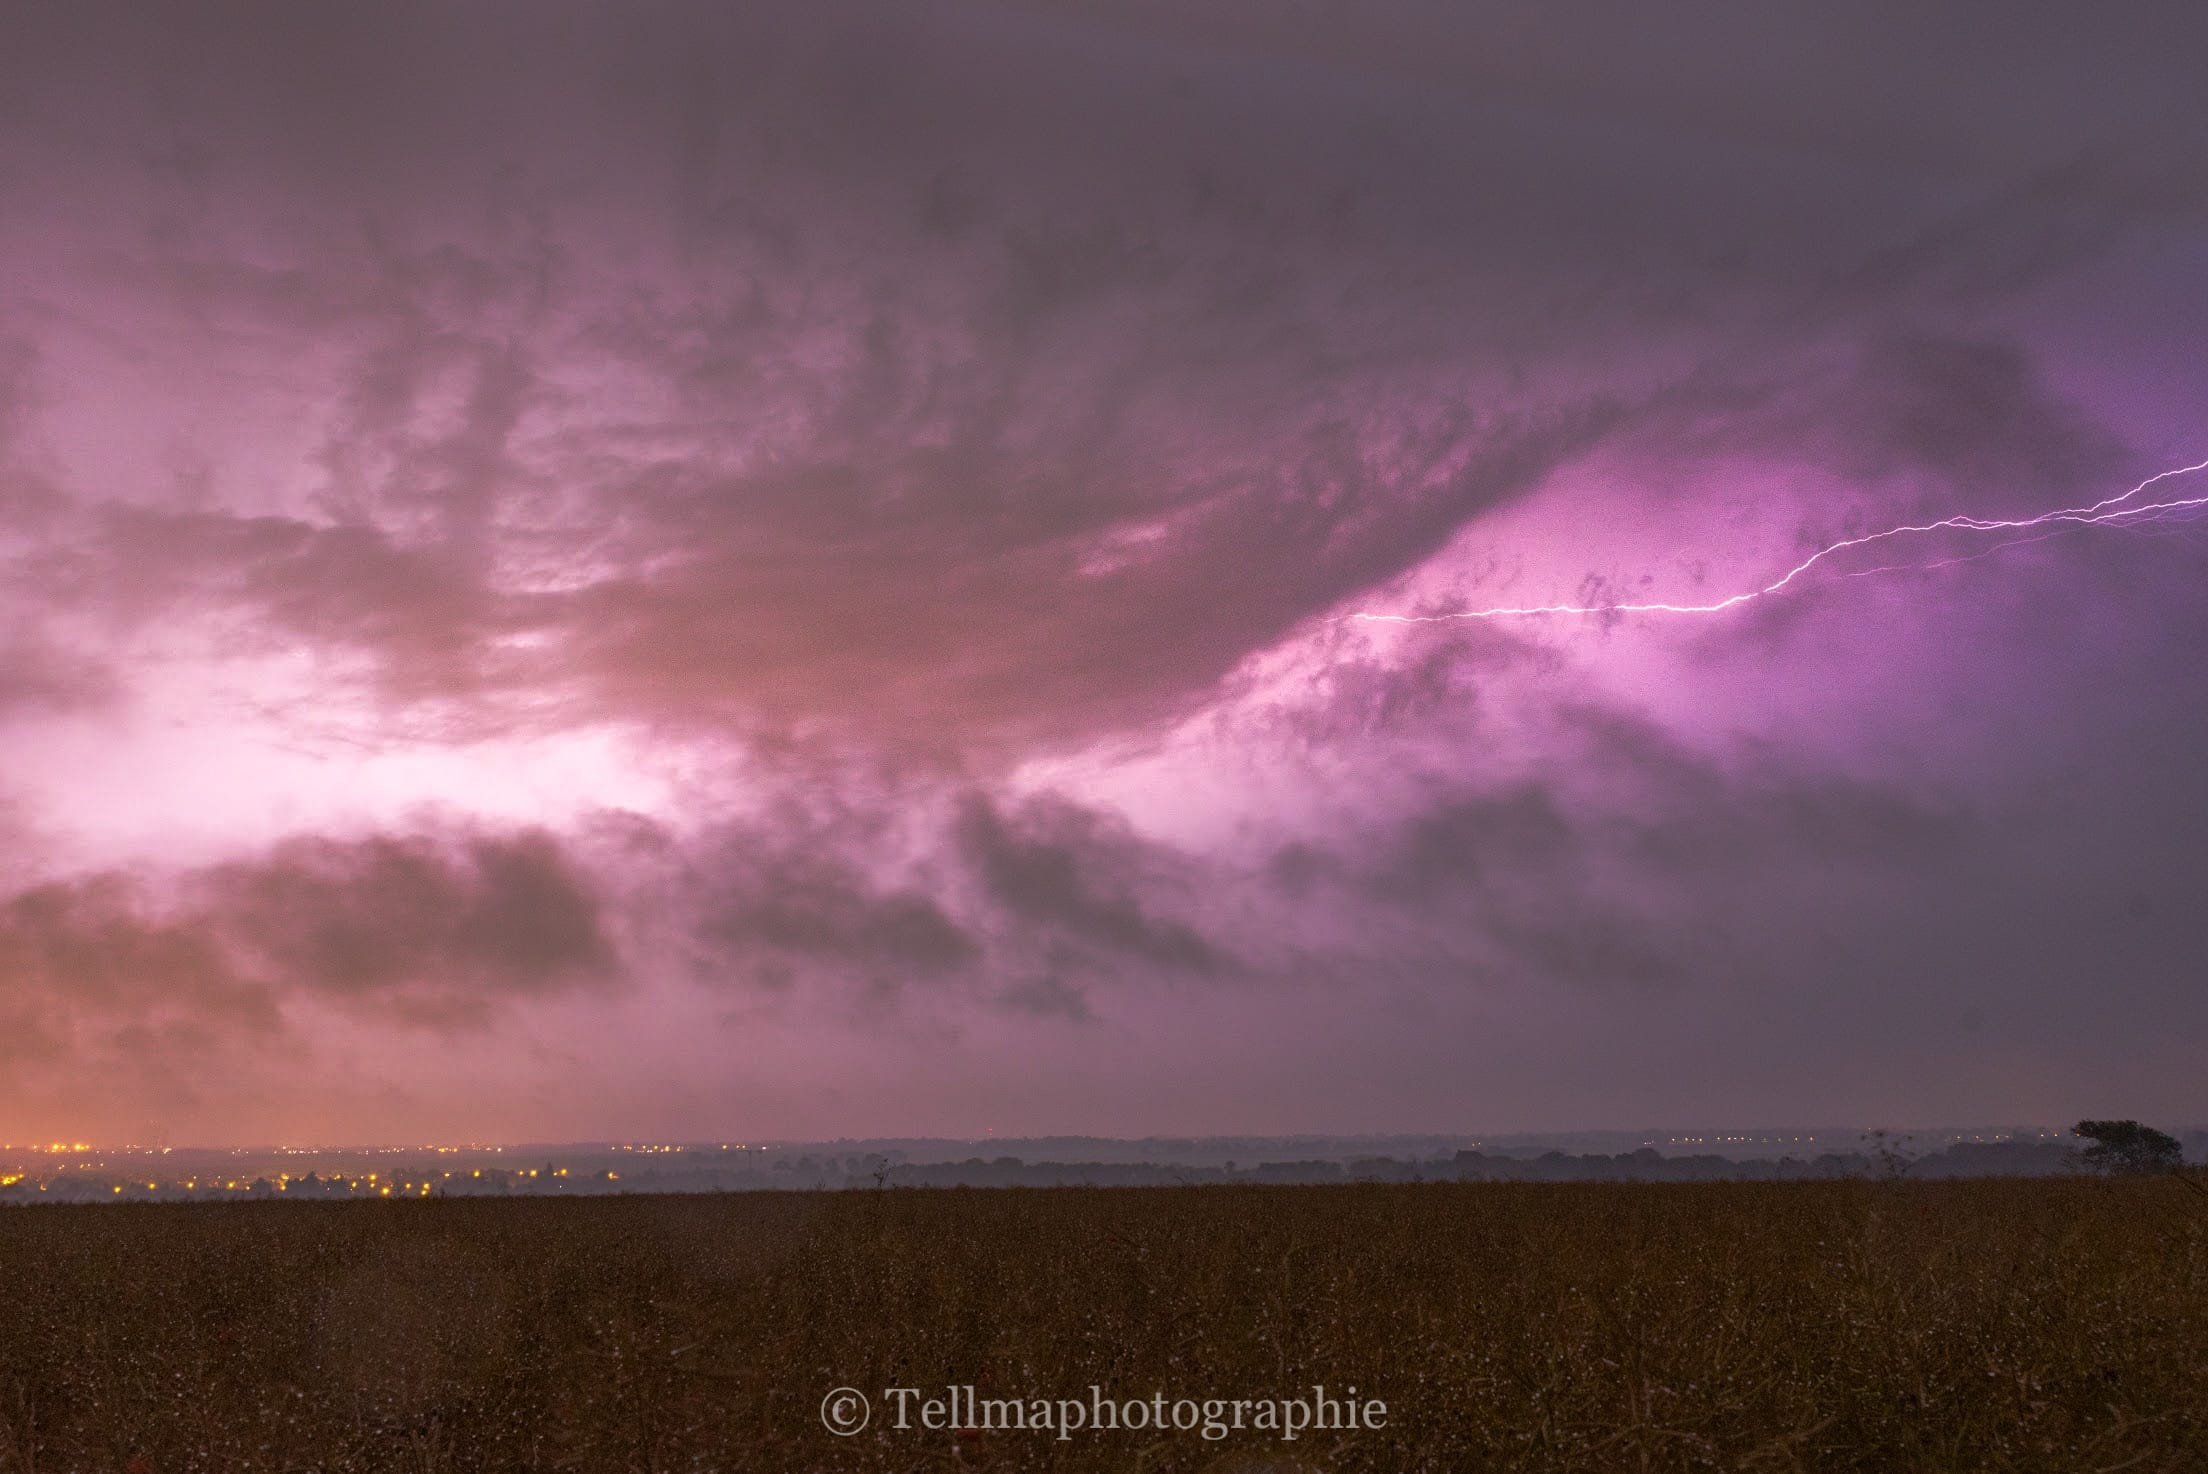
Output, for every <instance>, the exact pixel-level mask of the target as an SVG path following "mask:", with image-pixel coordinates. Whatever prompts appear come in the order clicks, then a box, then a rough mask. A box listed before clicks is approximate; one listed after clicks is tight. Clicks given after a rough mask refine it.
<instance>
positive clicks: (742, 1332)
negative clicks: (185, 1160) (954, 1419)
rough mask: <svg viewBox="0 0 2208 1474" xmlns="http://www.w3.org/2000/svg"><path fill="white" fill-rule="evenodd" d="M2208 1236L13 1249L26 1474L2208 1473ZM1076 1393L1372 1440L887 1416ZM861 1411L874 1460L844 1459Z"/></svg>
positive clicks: (2014, 1233) (2160, 1210) (400, 1206)
mask: <svg viewBox="0 0 2208 1474" xmlns="http://www.w3.org/2000/svg"><path fill="white" fill-rule="evenodd" d="M2204 1210H2208V1199H2203V1198H2201V1197H2198V1196H2195V1195H2193V1194H2191V1193H2188V1192H2187V1191H2186V1188H2185V1185H2184V1184H2182V1183H2178V1182H2174V1181H2170V1180H2167V1179H2163V1180H2142V1181H2130V1182H2104V1181H2091V1180H2074V1179H2061V1180H2041V1181H1981V1182H1940V1183H1909V1182H1899V1183H1876V1184H1874V1183H1862V1182H1843V1183H1823V1184H1810V1183H1805V1184H1739V1185H1707V1186H1659V1185H1596V1184H1578V1185H1573V1184H1559V1185H1531V1184H1462V1185H1459V1184H1449V1185H1429V1186H1395V1187H1387V1186H1369V1187H1368V1186H1358V1187H1311V1188H1298V1187H1280V1188H1209V1187H1206V1188H1189V1189H1132V1190H1090V1189H1047V1190H1035V1191H1022V1190H1015V1191H1004V1192H987V1191H941V1192H924V1191H894V1190H893V1191H889V1192H879V1193H868V1192H849V1193H822V1194H766V1193H758V1194H744V1195H735V1196H727V1197H713V1198H666V1197H661V1198H614V1199H600V1200H586V1201H545V1200H533V1201H532V1200H517V1201H503V1202H502V1201H450V1202H439V1201H426V1202H413V1203H394V1204H370V1203H362V1204H328V1205H312V1204H239V1205H210V1206H143V1207H129V1206H123V1207H105V1208H26V1209H20V1210H8V1211H0V1289H4V1295H5V1315H6V1320H5V1323H4V1324H0V1470H5V1471H9V1474H15V1471H30V1470H42V1471H66V1470H115V1471H163V1474H167V1471H182V1470H304V1469H324V1468H327V1469H359V1470H369V1469H375V1470H383V1469H393V1470H401V1469H403V1470H421V1471H430V1470H445V1469H452V1470H463V1469H484V1470H506V1469H516V1470H518V1469H555V1468H556V1469H578V1470H586V1471H622V1470H660V1469H664V1470H711V1469H759V1470H775V1471H783V1470H805V1469H927V1468H939V1469H949V1468H1021V1467H1026V1468H1069V1469H1098V1470H1103V1469H1111V1470H1132V1469H1138V1468H1139V1469H1145V1470H1166V1469H1203V1468H1219V1469H1223V1470H1225V1469H1241V1470H1257V1469H1279V1470H1303V1469H1370V1470H1388V1471H1393V1470H1410V1469H1436V1470H1470V1469H1541V1470H1546V1469H1558V1470H1562V1469H1587V1470H1605V1469H1625V1470H1640V1469H1705V1468H1720V1469H1730V1468H1765V1469H1863V1470H1944V1469H2043V1470H2059V1471H2063V1474H2077V1471H2090V1470H2117V1469H2136V1470H2202V1469H2208V1211H2204ZM1092 1383H1093V1384H1098V1385H1100V1386H1101V1387H1102V1388H1103V1389H1105V1393H1106V1395H1107V1396H1109V1397H1113V1398H1119V1399H1132V1398H1141V1399H1144V1400H1148V1399H1149V1398H1150V1397H1151V1396H1152V1394H1153V1393H1158V1392H1162V1393H1164V1394H1165V1395H1166V1397H1167V1399H1168V1400H1169V1401H1170V1400H1171V1399H1174V1398H1178V1397H1187V1398H1191V1399H1195V1400H1199V1401H1200V1400H1202V1399H1207V1398H1218V1399H1233V1398H1264V1397H1273V1396H1293V1395H1296V1394H1297V1393H1298V1392H1303V1393H1305V1394H1308V1389H1309V1387H1310V1385H1311V1384H1313V1383H1323V1384H1325V1385H1326V1386H1327V1387H1328V1388H1329V1389H1341V1388H1344V1387H1346V1386H1348V1385H1349V1384H1355V1385H1356V1387H1357V1388H1358V1391H1359V1396H1360V1398H1368V1397H1378V1398H1381V1399H1383V1400H1384V1401H1385V1402H1386V1404H1387V1408H1388V1415H1387V1420H1386V1426H1385V1428H1384V1429H1382V1430H1381V1431H1378V1432H1373V1431H1357V1432H1354V1433H1342V1432H1328V1433H1307V1434H1305V1435H1304V1436H1303V1437H1301V1438H1299V1439H1298V1440H1296V1441H1295V1442H1293V1443H1283V1442H1280V1441H1277V1440H1276V1439H1275V1438H1274V1437H1273V1436H1272V1435H1270V1434H1267V1433H1261V1432H1252V1431H1244V1432H1241V1433H1237V1434H1233V1435H1231V1436H1229V1437H1227V1438H1226V1439H1223V1440H1217V1441H1212V1440H1207V1439H1205V1438H1204V1437H1202V1436H1201V1435H1200V1434H1199V1433H1196V1432H1167V1433H1165V1434H1163V1435H1160V1434H1158V1433H1156V1432H1130V1431H1119V1432H1103V1433H1086V1432H1084V1433H1081V1434H1077V1435H1076V1436H1075V1437H1074V1438H1073V1439H1072V1440H1070V1441H1066V1442H1059V1441H1055V1440H1054V1439H1053V1438H1052V1437H1051V1436H1050V1435H1049V1434H1047V1433H1035V1432H1019V1431H1008V1432H987V1433H980V1434H974V1435H960V1434H954V1433H952V1432H949V1431H926V1430H923V1429H921V1428H919V1427H918V1426H914V1427H912V1428H910V1429H907V1430H905V1431H898V1430H897V1429H895V1428H894V1427H887V1426H885V1424H886V1423H888V1422H889V1421H890V1417H891V1415H890V1413H889V1412H888V1410H887V1409H885V1407H884V1404H883V1399H882V1397H881V1395H880V1394H881V1390H882V1389H884V1388H886V1387H891V1386H911V1387H919V1388H927V1389H940V1388H942V1387H944V1386H946V1385H953V1384H955V1385H974V1386H976V1387H977V1389H978V1393H977V1395H978V1396H981V1397H997V1396H1006V1395H1022V1396H1033V1397H1049V1398H1057V1397H1076V1396H1078V1397H1081V1398H1086V1397H1087V1396H1088V1393H1087V1389H1088V1387H1089V1386H1090V1385H1091V1384H1092ZM846 1384H847V1385H850V1386H852V1387H855V1388H859V1389H861V1390H863V1391H865V1392H866V1393H867V1394H868V1396H869V1397H870V1398H872V1399H873V1400H874V1403H875V1416H874V1422H873V1426H872V1427H871V1428H869V1429H868V1431H866V1432H864V1433H861V1434H859V1435H857V1436H855V1437H851V1438H836V1437H831V1436H830V1435H829V1434H828V1433H826V1432H825V1431H824V1430H823V1428H822V1426H821V1421H820V1414H821V1400H822V1398H823V1396H824V1394H826V1393H827V1392H828V1391H829V1390H830V1389H832V1388H834V1387H837V1386H839V1385H846ZM938 1395H939V1394H938ZM913 1406H914V1407H915V1409H916V1408H917V1404H914V1405H913ZM913 1420H914V1421H915V1423H916V1424H917V1421H918V1414H917V1411H915V1413H914V1419H913Z"/></svg>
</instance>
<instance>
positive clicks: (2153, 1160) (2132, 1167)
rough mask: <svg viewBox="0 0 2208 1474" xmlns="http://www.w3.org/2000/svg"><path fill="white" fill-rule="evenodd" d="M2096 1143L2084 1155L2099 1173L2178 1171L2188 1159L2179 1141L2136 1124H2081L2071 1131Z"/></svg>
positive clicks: (2114, 1122) (2135, 1122)
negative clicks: (2180, 1165)
mask: <svg viewBox="0 0 2208 1474" xmlns="http://www.w3.org/2000/svg"><path fill="white" fill-rule="evenodd" d="M2071 1129H2073V1130H2074V1131H2076V1132H2077V1134H2078V1135H2080V1136H2082V1137H2084V1138H2085V1139H2086V1140H2087V1141H2090V1142H2092V1143H2093V1144H2092V1145H2091V1146H2089V1147H2087V1148H2086V1149H2085V1150H2084V1152H2082V1153H2081V1154H2080V1155H2081V1158H2082V1159H2083V1161H2084V1162H2085V1164H2086V1165H2087V1166H2088V1167H2091V1168H2093V1169H2095V1170H2096V1171H2100V1172H2175V1171H2176V1170H2177V1168H2178V1165H2179V1164H2180V1163H2181V1162H2183V1161H2184V1159H2185V1149H2184V1148H2183V1147H2181V1146H2179V1145H2178V1141H2177V1138H2176V1137H2174V1136H2172V1135H2170V1134H2169V1133H2168V1132H2166V1131H2157V1130H2155V1129H2154V1128H2153V1127H2152V1126H2142V1125H2140V1124H2139V1123H2138V1122H2137V1121H2080V1122H2078V1124H2077V1125H2076V1126H2075V1127H2073V1128H2071Z"/></svg>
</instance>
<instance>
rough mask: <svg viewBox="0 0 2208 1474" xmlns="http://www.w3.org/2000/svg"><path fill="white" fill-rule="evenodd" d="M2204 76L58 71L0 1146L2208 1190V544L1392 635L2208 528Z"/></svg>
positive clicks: (1577, 66) (10, 604) (1086, 50)
mask: <svg viewBox="0 0 2208 1474" xmlns="http://www.w3.org/2000/svg"><path fill="white" fill-rule="evenodd" d="M2203 54H2208V21H2204V19H2203V12H2201V11H2200V10H2199V8H2198V7H2193V6H2171V7H2168V8H2167V9H2165V10H2164V11H2161V12H2157V11H2155V10H2154V9H2152V8H2151V7H2125V8H2123V9H2122V10H2121V11H2120V12H2114V13H2112V12H2108V11H2097V10H2091V9H2087V8H2082V7H2074V6H2063V7H2050V8H2044V9H2043V8H2038V7H2033V6H2025V5H2019V6H2004V7H2002V8H2001V10H2000V13H1999V15H1998V17H1995V16H1993V15H1991V14H1990V13H1989V12H1987V11H1985V10H1982V9H1977V8H1969V7H1959V6H1958V7H1953V8H1948V9H1940V8H1937V7H1926V6H1922V5H1918V4H1907V5H1891V6H1880V5H1871V4H1858V5H1850V6H1845V7H1830V8H1821V9H1818V10H1815V11H1810V10H1807V9H1792V8H1771V7H1762V6H1742V7H1735V8H1723V9H1717V8H1688V9H1677V8H1669V7H1667V8H1664V9H1662V10H1661V11H1647V12H1626V11H1619V10H1615V9H1606V8H1589V9H1585V10H1568V11H1558V10H1556V9H1555V8H1553V7H1540V6H1531V5H1528V6H1522V7H1521V6H1511V7H1504V6H1482V7H1471V6H1458V5H1444V4H1425V3H1409V0H1401V3H1398V0H1360V3H1357V4H1325V3H1309V4H1293V5H1291V4H1282V3H1278V0H1266V3H1256V0H1249V3H1239V0H1202V3H1195V4H1191V3H1187V0H1173V3H1164V0H1159V3H1141V0H1112V3H1104V0H1094V3H1078V0H1073V3H1057V4H1050V5H1043V4H1033V5H1029V4H1017V3H1010V0H1004V3H980V0H974V3H909V0H907V3H897V4H886V3H885V4H879V5H872V4H859V3H844V0H838V3H832V4H819V5H782V6H764V5H761V6H739V5H723V4H713V5H707V4H695V5H690V6H654V5H620V6H615V5H605V6H599V7H585V8H573V7H560V6H557V5H553V4H549V3H535V0H532V3H529V4H512V5H502V4H483V3H477V4H467V5H439V6H424V7H415V6H411V5H405V4H389V5H371V6H319V7H298V6H292V5H267V6H233V7H221V6H212V7H210V6H195V7H191V8H189V9H186V8H181V7H158V6H153V5H136V6H106V5H100V4H92V3H86V4H71V5H67V6H46V7H22V8H18V9H16V10H14V11H13V12H11V18H10V20H9V23H8V26H7V39H6V42H5V44H0V570H4V577H0V744H4V747H0V751H4V753H5V756H6V762H5V764H4V766H0V1051H4V1053H0V1138H12V1139H15V1140H23V1139H26V1138H30V1137H37V1138H40V1139H46V1138H48V1137H52V1136H56V1135H58V1136H61V1137H65V1138H70V1139H102V1138H130V1137H143V1136H147V1135H151V1134H153V1133H156V1132H160V1133H166V1134H167V1135H168V1136H169V1137H170V1138H172V1139H176V1140H209V1141H220V1140H282V1141H299V1142H304V1141H315V1140H333V1139H356V1140H357V1139H365V1138H407V1139H423V1138H436V1139H459V1138H467V1137H476V1138H490V1137H502V1138H516V1137H536V1138H544V1137H604V1136H621V1135H644V1134H653V1135H676V1136H693V1137H697V1136H705V1137H718V1136H723V1135H731V1134H733V1135H738V1136H744V1135H748V1136H794V1135H808V1136H821V1135H832V1134H837V1133H846V1132H848V1133H862V1132H863V1133H883V1134H887V1133H913V1134H917V1133H947V1134H978V1133H979V1132H981V1131H983V1130H984V1129H987V1128H994V1129H996V1130H997V1131H999V1132H1000V1133H1006V1134H1009V1133H1012V1132H1048V1131H1091V1132H1099V1133H1118V1134H1135V1133H1145V1132H1175V1133H1200V1132H1212V1131H1235V1132H1245V1131H1258V1132H1262V1131H1296V1130H1325V1131H1357V1130H1382V1129H1405V1130H1466V1131H1480V1130H1505V1129H1539V1128H1567V1127H1579V1126H1596V1125H1616V1126H1633V1125H1640V1124H1651V1123H1659V1122H1685V1121H1704V1120H1722V1121H1728V1122H1747V1121H1762V1122H1779V1121H1809V1120H1814V1121H1838V1122H1862V1123H1863V1124H1866V1125H1871V1124H1880V1123H1885V1122H1896V1123H1899V1122H1910V1121H1923V1120H1932V1119H1942V1120H2008V1119H2019V1120H2066V1119H2071V1118H2074V1117H2076V1116H2078V1115H2081V1114H2094V1115H2140V1116H2144V1117H2147V1118H2149V1119H2165V1120H2177V1121H2191V1120H2198V1119H2200V1118H2202V1117H2204V1116H2208V1087H2203V1085H2202V1084H2201V1083H2200V1082H2201V1080H2202V1079H2203V1075H2202V1072H2201V1069H2200V1060H2201V1058H2202V1054H2203V1050H2204V1049H2208V989H2204V987H2203V981H2204V968H2203V961H2204V957H2208V772H2204V770H2203V765H2202V761H2201V759H2202V756H2203V752H2204V749H2208V741H2204V737H2208V659H2204V658H2203V652H2204V651H2208V537H2202V536H2199V535H2196V534H2193V533H2191V532H2189V531H2188V527H2187V524H2186V523H2185V522H2184V521H2183V520H2182V519H2179V520H2174V521H2156V522H2152V523H2147V524H2143V525H2141V524H2133V525H2130V526H2116V527H2096V528H2075V527H2073V528H2071V529H2070V530H2068V531H2067V532H2066V533H2065V534H2064V535H2062V536H2058V537H2054V538H2052V539H2049V540H2046V541H2039V542H2032V543H2030V544H2028V545H2025V546H2018V547H2013V548H2007V549H2004V550H2001V551H1998V552H1993V553H1992V554H1991V555H1990V556H1986V557H1979V558H1972V559H1971V560H1970V561H1953V560H1955V559H1959V558H1965V557H1968V556H1969V555H1971V554H1975V553H1978V552H1982V551H1986V550H1987V549H1988V548H1990V547H1991V545H1992V541H1993V540H1992V539H1989V538H1987V537H1984V536H1970V535H1953V536H1945V537H1932V538H1924V539H1915V540H1912V541H1910V542H1909V543H1908V544H1907V545H1906V546H1899V547H1897V546H1882V547H1881V548H1879V549H1877V550H1875V551H1876V552H1877V553H1878V556H1877V557H1875V558H1874V557H1860V556H1856V555H1853V554H1851V555H1850V558H1853V561H1850V559H1849V558H1841V559H1836V560H1835V561H1834V562H1833V563H1832V564H1830V565H1825V566H1821V567H1820V568H1819V570H1818V571H1817V575H1816V576H1815V577H1813V578H1808V579H1805V580H1804V582H1803V583H1802V584H1801V585H1800V586H1799V587H1796V588H1790V589H1789V590H1788V591H1787V592H1786V593H1785V595H1784V596H1782V597H1774V598H1772V599H1769V600H1765V601H1761V602H1758V603H1755V604H1753V605H1752V606H1747V607H1742V608H1738V609H1734V610H1730V611H1727V612H1725V613H1723V614H1718V615H1710V616H1691V617H1663V616H1654V615H1610V616H1601V617H1594V618H1575V617H1549V618H1542V619H1505V620H1493V621H1476V620H1466V621H1445V622H1438V623H1428V624H1388V623H1377V622H1371V621H1359V620H1346V619H1344V618H1342V616H1345V615H1349V614H1353V613H1357V612H1380V613H1397V614H1434V613H1450V612H1455V611H1461V610H1465V609H1469V608H1479V607H1484V606H1491V605H1497V604H1544V603H1555V602H1570V603H1597V604H1601V603H1610V602H1620V601H1624V602H1644V601H1675V602H1707V601H1710V600H1713V599H1717V598H1722V597H1724V596H1725V595H1727V594H1729V593H1732V592H1734V591H1736V590H1739V589H1742V588H1747V587H1754V586H1757V585H1760V584H1762V583H1764V582H1766V581H1768V580H1769V579H1771V578H1772V577H1775V576H1776V575H1777V574H1778V573H1780V572H1783V571H1784V570H1785V569H1786V568H1787V567H1789V566H1791V565H1793V564H1794V563H1796V562H1798V561H1799V560H1800V559H1801V558H1803V557H1804V556H1806V555H1807V554H1808V553H1809V552H1811V551H1813V550H1814V549H1815V548H1817V547H1818V546H1821V545H1823V544H1825V543H1827V542H1829V541H1831V540H1833V539H1836V538H1840V537H1845V536H1848V535H1851V534H1858V533H1862V532H1866V531H1872V530H1876V529H1879V528H1882V527H1886V526H1890V525H1892V524H1895V523H1898V522H1911V521H1919V520H1929V519H1935V518H1940V517H1944V516H1948V515H1952V514H1958V513H1960V514H1969V515H1974V516H1980V517H1994V518H1998V517H2007V516H2015V515H2019V514H2028V513H2032V512H2036V511H2042V510H2046V509H2049V508H2057V507H2064V506H2074V505H2078V504H2081V503H2090V502H2093V501H2097V500H2099V499H2100V498H2102V497H2105V496H2109V495H2113V494H2115V493H2118V492H2120V491H2122V490H2123V489H2124V488H2126V487H2128V486H2130V485H2131V484H2133V483H2134V482H2136V481H2138V480H2139V479H2140V478H2142V477H2144V476H2147V475H2151V474H2153V473H2155V472H2157V471H2161V470H2165V469H2168V468H2170V467H2173V466H2178V465H2184V464H2189V463H2192V462H2196V461H2199V460H2201V459H2202V458H2203V457H2208V418H2204V417H2203V415H2202V413H2201V411H2202V406H2203V403H2204V395H2208V359H2204V358H2203V355H2202V352H2201V349H2202V345H2203V344H2204V343H2208V92H2204V90H2203V88H2202V86H2201V83H2200V78H2199V67H2198V61H2199V58H2200V57H2201V56H2202V55H2203ZM2203 483H2208V475H2204V476H2196V477H2194V478H2192V479H2191V482H2190V491H2189V493H2188V494H2191V495H2208V484H2203ZM1870 551H1873V550H1858V552H1859V553H1867V552H1870ZM1897 561H1900V562H1905V563H1907V564H1908V565H1910V566H1909V567H1907V568H1904V569H1902V570H1900V571H1894V572H1886V573H1879V574H1876V575H1875V576H1870V577H1862V578H1851V577H1848V576H1847V575H1848V574H1849V573H1853V572H1862V571H1864V570H1866V569H1869V568H1873V567H1877V566H1881V565H1883V564H1889V563H1894V562H1897ZM1932 563H1940V564H1943V565H1944V566H1939V567H1928V566H1925V565H1928V564H1932Z"/></svg>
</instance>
